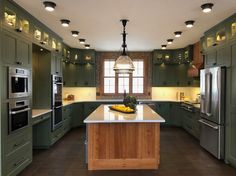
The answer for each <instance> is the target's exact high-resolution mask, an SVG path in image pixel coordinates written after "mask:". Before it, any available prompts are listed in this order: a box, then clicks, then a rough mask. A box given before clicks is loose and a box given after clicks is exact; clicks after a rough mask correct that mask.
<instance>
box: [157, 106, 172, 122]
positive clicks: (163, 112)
mask: <svg viewBox="0 0 236 176" xmlns="http://www.w3.org/2000/svg"><path fill="white" fill-rule="evenodd" d="M156 112H157V113H158V114H159V115H160V116H161V117H163V118H164V119H165V121H166V122H165V123H162V124H161V125H170V124H171V119H170V103H169V102H157V103H156Z"/></svg>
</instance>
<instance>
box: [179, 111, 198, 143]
mask: <svg viewBox="0 0 236 176" xmlns="http://www.w3.org/2000/svg"><path fill="white" fill-rule="evenodd" d="M181 114H182V127H183V128H184V129H185V130H186V131H187V132H188V133H190V134H191V135H193V136H194V137H195V138H197V139H199V137H200V124H199V119H200V112H199V109H195V110H194V111H193V112H188V111H186V110H183V109H182V113H181Z"/></svg>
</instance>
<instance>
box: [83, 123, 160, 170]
mask: <svg viewBox="0 0 236 176" xmlns="http://www.w3.org/2000/svg"><path fill="white" fill-rule="evenodd" d="M87 130H88V131H87V132H88V136H87V137H88V169H89V170H122V169H158V166H159V161H160V123H92V124H87Z"/></svg>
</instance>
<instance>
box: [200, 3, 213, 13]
mask: <svg viewBox="0 0 236 176" xmlns="http://www.w3.org/2000/svg"><path fill="white" fill-rule="evenodd" d="M213 6H214V4H212V3H206V4H202V5H201V8H202V11H203V12H204V13H209V12H211V10H212V7H213Z"/></svg>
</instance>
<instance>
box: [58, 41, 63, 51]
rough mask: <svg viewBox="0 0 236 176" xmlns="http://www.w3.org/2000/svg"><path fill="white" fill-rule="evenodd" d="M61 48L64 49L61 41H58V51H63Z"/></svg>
mask: <svg viewBox="0 0 236 176" xmlns="http://www.w3.org/2000/svg"><path fill="white" fill-rule="evenodd" d="M61 50H62V46H61V43H60V42H58V43H57V51H59V52H61Z"/></svg>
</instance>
